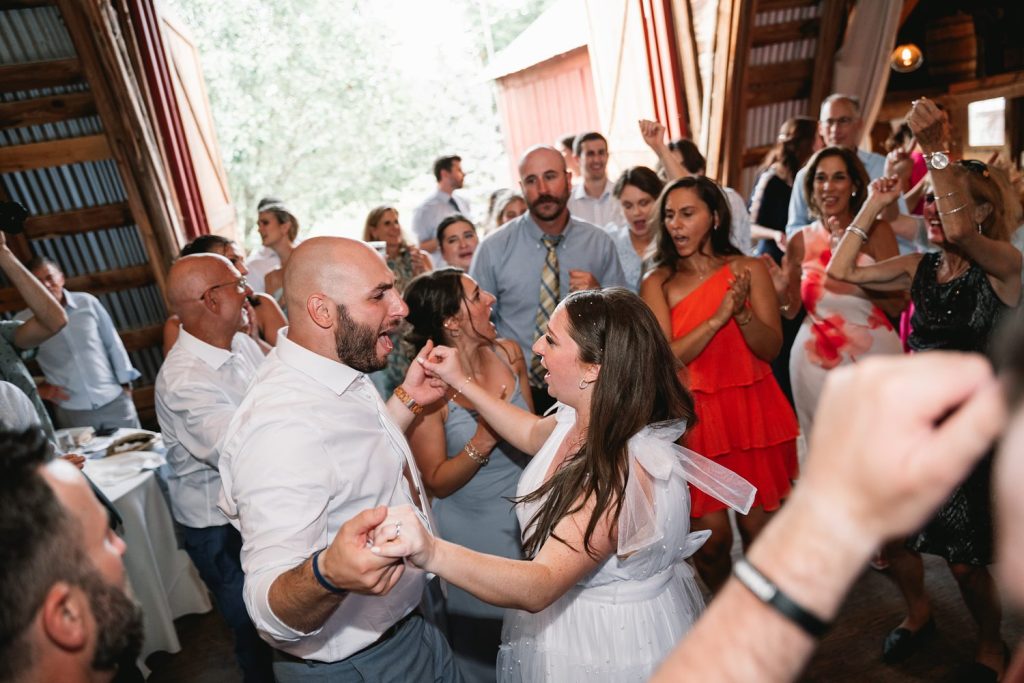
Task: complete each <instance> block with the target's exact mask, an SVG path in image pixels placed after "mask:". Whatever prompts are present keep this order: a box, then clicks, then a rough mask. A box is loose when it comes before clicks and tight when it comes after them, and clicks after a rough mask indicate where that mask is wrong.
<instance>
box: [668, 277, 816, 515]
mask: <svg viewBox="0 0 1024 683" xmlns="http://www.w3.org/2000/svg"><path fill="white" fill-rule="evenodd" d="M732 278H733V275H732V271H731V270H730V269H729V265H728V264H726V265H724V266H722V268H720V269H719V270H718V271H717V272H715V273H714V274H713V275H712V276H711V277H710V278H708V280H707V281H705V282H704V283H702V284H701V285H700V286H698V287H697V289H695V290H694V291H692V292H691V293H690V294H688V295H687V296H686V297H685V298H683V300H682V301H680V302H679V303H678V304H676V305H675V307H674V308H673V309H672V338H673V339H679V338H680V337H683V336H686V335H687V334H689V333H690V331H691V330H693V329H694V328H695V327H697V326H698V325H700V324H701V323H703V322H704V321H705V320H707V319H708V318H710V317H711V315H712V314H713V313H714V312H715V311H716V310H717V309H718V307H719V305H720V304H721V303H722V297H723V296H725V292H726V290H728V288H729V283H730V282H731V281H732ZM680 379H681V380H682V381H683V383H684V384H687V385H688V386H689V388H690V391H691V392H692V393H693V398H694V402H695V403H696V412H697V419H698V422H697V425H696V426H695V427H694V428H693V429H691V430H690V431H689V433H688V434H687V436H686V447H687V448H690V449H691V450H694V451H696V452H697V453H700V454H701V455H703V456H704V457H706V458H711V459H712V460H714V461H715V462H716V463H718V464H719V465H722V466H723V467H727V468H728V469H730V470H732V471H733V472H735V473H736V474H739V475H740V476H741V477H743V478H744V479H746V480H747V481H749V482H750V483H751V484H753V485H754V486H756V487H757V496H756V497H755V498H754V507H762V508H764V509H765V510H768V511H770V510H775V509H776V508H778V507H779V505H780V503H781V502H782V499H783V498H785V497H786V495H788V494H789V490H790V488H791V484H792V480H793V479H794V478H796V475H797V469H798V466H797V457H796V435H797V431H798V429H797V421H796V416H795V415H794V414H793V409H792V408H790V406H789V403H788V402H787V401H786V397H785V396H784V395H783V394H782V390H781V389H779V385H778V384H777V383H776V382H775V378H774V377H773V376H772V368H771V366H770V365H769V364H768V363H766V362H764V361H763V360H761V359H759V358H757V357H756V356H754V354H753V353H752V352H751V350H750V347H748V346H747V343H746V341H745V340H744V339H743V334H742V332H740V327H739V325H738V324H737V323H736V321H735V320H732V319H730V320H729V322H728V323H727V324H726V326H725V327H723V328H722V329H721V330H719V331H718V333H717V334H716V335H715V336H714V338H713V339H712V340H711V341H710V342H709V343H708V345H707V346H706V347H705V348H704V350H703V351H701V352H700V355H699V356H697V357H696V358H694V359H693V360H692V361H690V363H689V364H688V365H687V366H686V369H685V370H682V371H680ZM690 497H691V499H692V507H691V511H690V515H691V516H692V517H703V516H704V515H706V514H707V513H709V512H715V511H716V510H724V509H725V507H726V506H725V504H724V503H721V502H719V501H718V500H717V499H715V498H712V497H711V496H708V495H707V494H705V493H704V492H703V491H701V490H700V489H696V488H694V487H692V486H691V487H690Z"/></svg>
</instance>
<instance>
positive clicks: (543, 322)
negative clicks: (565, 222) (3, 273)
mask: <svg viewBox="0 0 1024 683" xmlns="http://www.w3.org/2000/svg"><path fill="white" fill-rule="evenodd" d="M541 239H542V240H543V242H544V247H545V248H546V249H547V253H546V254H545V256H544V267H543V268H542V269H541V271H540V305H539V306H537V317H536V318H535V319H534V321H533V340H534V341H535V342H536V341H537V340H538V339H540V336H541V335H542V334H544V333H545V331H546V330H547V328H548V320H550V319H551V314H552V313H554V312H555V307H556V306H558V295H559V283H558V244H559V242H561V241H562V236H561V235H544V237H542V238H541ZM530 384H531V385H532V386H534V387H537V388H543V387H544V368H543V367H542V366H541V364H540V356H538V355H537V354H533V358H531V359H530Z"/></svg>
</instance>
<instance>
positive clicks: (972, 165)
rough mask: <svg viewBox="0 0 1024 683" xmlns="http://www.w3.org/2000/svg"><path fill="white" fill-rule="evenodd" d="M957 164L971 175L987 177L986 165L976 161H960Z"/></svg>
mask: <svg viewBox="0 0 1024 683" xmlns="http://www.w3.org/2000/svg"><path fill="white" fill-rule="evenodd" d="M957 163H958V164H960V165H961V166H963V167H964V168H966V169H967V170H968V171H970V172H971V173H977V174H978V175H980V176H983V177H985V178H988V177H989V173H988V164H986V163H985V162H983V161H978V160H977V159H961V160H960V161H958V162H957Z"/></svg>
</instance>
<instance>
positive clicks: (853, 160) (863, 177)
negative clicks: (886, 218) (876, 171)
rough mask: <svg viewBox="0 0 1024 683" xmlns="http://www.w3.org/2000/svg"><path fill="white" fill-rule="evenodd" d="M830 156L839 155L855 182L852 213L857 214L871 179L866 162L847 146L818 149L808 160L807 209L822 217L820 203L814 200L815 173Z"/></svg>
mask: <svg viewBox="0 0 1024 683" xmlns="http://www.w3.org/2000/svg"><path fill="white" fill-rule="evenodd" d="M828 157H839V158H841V159H842V160H843V163H844V164H845V165H846V173H847V174H848V175H849V176H850V180H851V181H852V182H853V194H852V195H851V196H850V214H851V215H853V216H856V215H857V212H858V211H860V207H861V206H862V205H863V204H864V200H865V199H867V196H868V183H869V182H871V181H870V180H868V172H867V171H866V170H865V169H864V164H863V163H861V160H860V158H859V157H858V156H857V152H855V151H853V150H852V149H846V148H845V147H835V146H832V147H826V148H825V149H821V150H818V151H817V152H815V153H814V156H812V157H811V160H810V161H809V162H807V175H805V176H804V186H803V188H802V190H803V193H804V199H805V200H806V201H807V210H808V211H809V212H810V214H811V215H812V216H815V217H817V218H821V217H822V216H821V210H820V209H819V208H818V203H817V202H816V201H814V174H815V173H817V172H818V164H820V163H821V160H822V159H827V158H828Z"/></svg>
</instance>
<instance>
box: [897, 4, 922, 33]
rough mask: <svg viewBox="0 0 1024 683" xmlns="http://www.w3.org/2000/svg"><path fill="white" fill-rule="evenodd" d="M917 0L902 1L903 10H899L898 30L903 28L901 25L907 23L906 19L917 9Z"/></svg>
mask: <svg viewBox="0 0 1024 683" xmlns="http://www.w3.org/2000/svg"><path fill="white" fill-rule="evenodd" d="M917 2H918V0H903V8H902V9H901V10H900V28H903V24H905V23H907V19H909V18H910V15H911V14H912V13H913V11H914V9H915V8H916V7H917Z"/></svg>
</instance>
